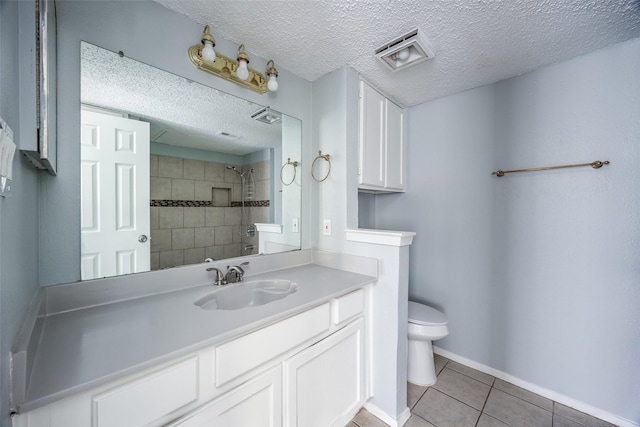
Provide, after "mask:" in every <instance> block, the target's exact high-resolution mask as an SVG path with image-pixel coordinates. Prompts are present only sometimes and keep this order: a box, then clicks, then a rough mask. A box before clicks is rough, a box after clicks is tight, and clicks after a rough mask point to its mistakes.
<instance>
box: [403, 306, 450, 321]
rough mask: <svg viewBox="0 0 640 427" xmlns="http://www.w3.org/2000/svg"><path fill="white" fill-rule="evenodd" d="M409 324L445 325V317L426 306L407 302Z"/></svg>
mask: <svg viewBox="0 0 640 427" xmlns="http://www.w3.org/2000/svg"><path fill="white" fill-rule="evenodd" d="M409 322H410V323H415V324H416V325H430V326H436V325H446V324H447V323H448V322H449V319H448V318H447V315H446V314H444V313H442V312H441V311H438V310H436V309H435V308H433V307H429V306H428V305H424V304H420V303H417V302H413V301H409Z"/></svg>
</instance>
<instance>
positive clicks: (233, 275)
mask: <svg viewBox="0 0 640 427" xmlns="http://www.w3.org/2000/svg"><path fill="white" fill-rule="evenodd" d="M247 265H249V262H248V261H247V262H243V263H242V264H240V265H234V266H231V267H227V274H226V275H225V276H224V281H225V283H235V282H242V278H243V277H244V269H243V268H242V267H244V266H247Z"/></svg>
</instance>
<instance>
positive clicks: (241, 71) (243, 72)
mask: <svg viewBox="0 0 640 427" xmlns="http://www.w3.org/2000/svg"><path fill="white" fill-rule="evenodd" d="M247 64H249V55H247V52H245V51H244V45H243V44H241V45H240V47H239V48H238V69H237V70H236V74H237V75H238V78H239V79H241V80H247V79H248V78H249V67H247Z"/></svg>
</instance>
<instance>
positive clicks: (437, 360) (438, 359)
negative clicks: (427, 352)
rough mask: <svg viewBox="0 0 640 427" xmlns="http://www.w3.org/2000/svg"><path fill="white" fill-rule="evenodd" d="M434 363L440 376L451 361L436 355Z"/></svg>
mask: <svg viewBox="0 0 640 427" xmlns="http://www.w3.org/2000/svg"><path fill="white" fill-rule="evenodd" d="M433 362H434V364H435V365H436V375H438V374H439V373H440V372H441V371H442V370H443V369H444V367H445V366H446V365H447V363H448V362H449V359H447V358H446V357H444V356H440V355H439V354H434V355H433Z"/></svg>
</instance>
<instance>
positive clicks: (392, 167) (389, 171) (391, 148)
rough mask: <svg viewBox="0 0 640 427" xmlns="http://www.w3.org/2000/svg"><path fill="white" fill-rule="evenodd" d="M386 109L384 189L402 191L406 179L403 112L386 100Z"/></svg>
mask: <svg viewBox="0 0 640 427" xmlns="http://www.w3.org/2000/svg"><path fill="white" fill-rule="evenodd" d="M386 107H387V114H386V120H387V126H386V131H387V132H386V136H387V143H386V148H385V158H386V182H385V187H386V188H387V189H389V190H404V188H405V179H406V178H405V177H406V171H405V168H404V164H405V153H406V146H405V135H404V110H403V109H402V108H400V107H398V106H397V105H396V104H394V103H393V102H391V101H389V100H386Z"/></svg>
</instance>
